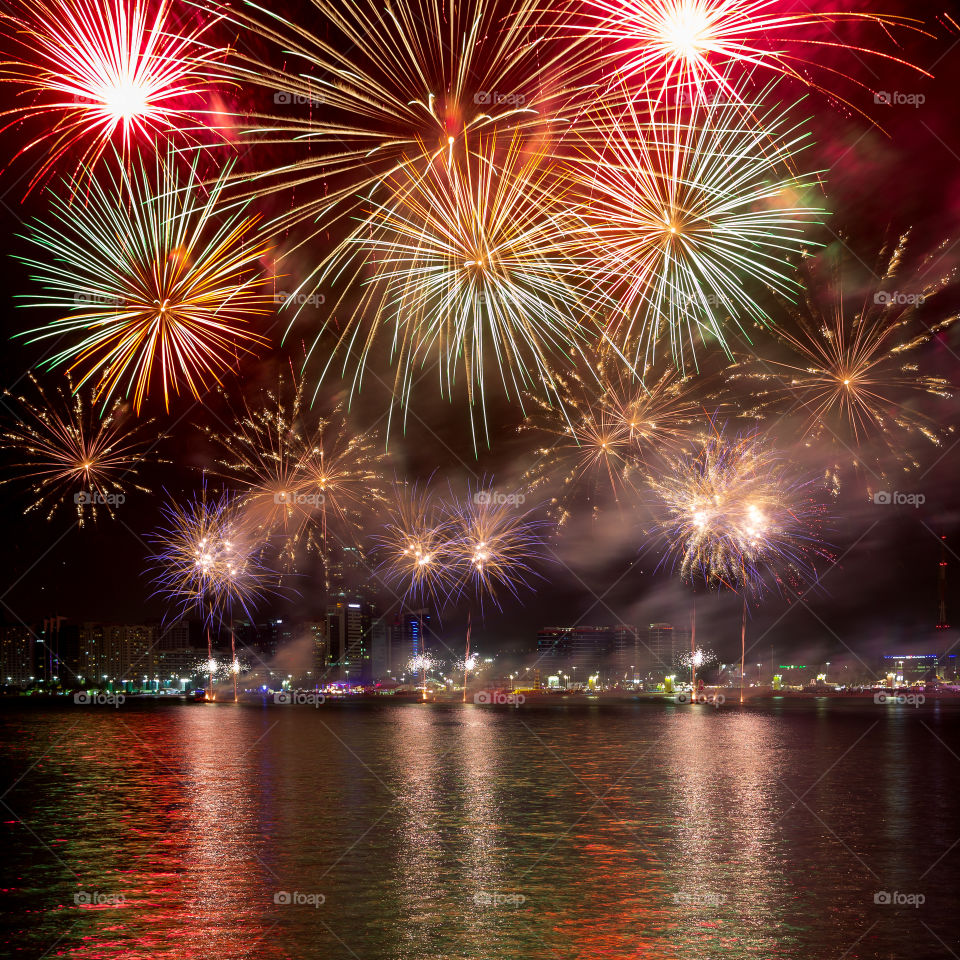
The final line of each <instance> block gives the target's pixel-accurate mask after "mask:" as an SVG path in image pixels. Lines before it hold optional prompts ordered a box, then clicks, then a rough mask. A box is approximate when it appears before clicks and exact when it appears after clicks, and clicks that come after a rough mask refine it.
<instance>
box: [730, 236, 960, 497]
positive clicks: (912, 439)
mask: <svg viewBox="0 0 960 960" xmlns="http://www.w3.org/2000/svg"><path fill="white" fill-rule="evenodd" d="M908 241H909V234H908V233H905V234H903V235H901V236H900V237H899V238H898V240H897V241H896V242H895V243H892V244H890V245H888V246H886V247H884V248H883V249H882V250H881V251H880V254H879V256H878V258H877V261H878V262H877V266H876V268H875V270H874V271H872V273H873V274H874V276H875V277H876V278H877V279H876V280H870V281H868V282H867V285H866V287H864V286H863V284H862V283H860V282H858V279H857V278H856V276H854V277H851V274H856V273H857V265H856V264H855V263H853V260H852V258H851V257H850V256H849V255H847V254H846V253H844V252H840V253H838V252H837V251H835V250H831V251H827V252H825V253H824V254H823V255H822V256H821V257H820V258H817V259H815V260H814V259H811V260H807V261H805V262H804V263H803V264H802V267H801V279H802V281H803V289H804V291H805V296H804V298H803V300H802V302H801V303H800V304H799V305H798V306H796V307H794V306H793V305H792V304H791V305H788V310H787V316H786V317H785V319H784V322H782V323H779V324H778V325H777V326H775V327H774V328H773V331H772V333H773V338H774V341H775V342H774V343H773V344H772V345H771V346H772V349H770V350H764V351H763V352H762V353H758V354H757V355H755V356H751V357H749V358H745V359H741V360H740V361H739V362H738V363H736V364H735V365H733V366H732V367H731V368H730V369H729V371H728V379H729V381H730V382H731V383H732V384H734V385H737V386H739V387H742V388H745V389H746V390H747V391H748V395H749V396H750V397H752V398H753V399H754V404H753V405H752V406H751V407H750V408H749V409H748V410H747V411H746V412H747V413H749V414H756V415H760V416H775V417H776V418H777V422H778V429H779V431H780V433H781V439H784V438H785V437H786V436H790V435H791V433H792V434H793V435H794V436H795V437H796V438H797V439H799V440H800V441H801V442H803V443H804V444H806V445H807V446H811V447H813V448H814V449H815V450H820V451H827V452H828V453H829V455H830V456H831V457H832V459H833V464H832V465H831V466H830V468H829V473H830V475H831V476H832V477H833V480H834V484H835V485H836V484H839V474H840V466H839V461H841V460H845V461H850V460H852V461H853V463H854V465H864V466H867V467H868V469H870V471H871V472H874V473H875V474H878V475H882V474H883V473H884V471H885V470H886V468H887V465H888V464H889V463H898V464H899V465H900V466H910V465H911V464H913V465H914V466H916V465H917V460H916V441H917V440H918V439H920V438H926V440H928V441H930V442H931V443H933V444H937V445H939V444H940V443H941V442H942V441H943V439H944V437H945V436H947V435H948V434H949V433H950V432H952V430H953V427H952V426H951V425H949V424H948V423H946V422H945V420H944V418H943V417H940V416H935V415H931V414H928V413H926V412H925V411H924V410H923V409H922V408H921V407H919V406H918V404H919V402H920V401H922V400H923V399H924V398H925V397H926V398H929V397H934V398H939V399H943V398H947V397H950V396H951V395H952V385H951V384H950V382H949V381H948V380H946V379H945V378H943V377H940V376H935V375H931V374H927V373H924V372H923V371H922V370H921V368H920V359H921V354H922V351H923V350H924V348H928V347H929V346H930V345H931V343H932V342H933V341H934V340H935V339H936V338H937V337H938V336H939V335H940V334H941V333H942V332H943V331H945V330H946V329H948V328H949V327H950V326H952V325H953V324H954V323H955V322H956V320H957V317H958V314H956V313H949V314H947V315H946V316H944V315H943V314H942V312H941V313H940V314H939V315H937V316H936V318H935V319H933V320H931V321H930V322H925V321H924V319H923V316H922V313H921V311H922V310H924V309H927V308H929V306H930V304H931V302H932V300H933V298H934V297H936V295H937V294H938V293H940V292H942V291H943V290H944V289H945V288H946V287H947V286H948V285H949V284H950V283H951V282H952V281H953V279H954V277H955V275H956V271H955V270H954V268H953V267H946V268H945V267H943V266H942V261H941V260H940V256H941V254H942V252H943V249H942V248H941V250H938V251H937V252H936V253H935V254H933V255H931V256H928V257H926V258H925V259H924V260H923V262H921V263H920V265H919V266H918V267H917V269H916V270H915V271H914V273H913V274H912V275H910V276H907V277H901V276H900V272H901V267H902V266H903V260H904V258H905V256H906V254H907V250H908ZM924 278H928V279H924Z"/></svg>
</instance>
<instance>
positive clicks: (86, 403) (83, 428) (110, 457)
mask: <svg viewBox="0 0 960 960" xmlns="http://www.w3.org/2000/svg"><path fill="white" fill-rule="evenodd" d="M30 381H31V383H32V384H33V386H34V388H35V391H36V399H35V400H34V399H29V398H27V397H26V396H23V395H20V396H14V395H13V394H12V393H11V392H10V391H9V390H8V391H5V392H4V396H5V397H8V398H10V399H11V400H12V401H13V402H14V403H15V405H16V410H15V414H14V417H13V418H11V421H10V422H9V423H8V424H7V425H6V426H5V427H4V428H3V432H2V434H0V435H2V437H3V439H4V441H5V442H6V443H7V445H8V447H9V449H10V450H11V451H13V452H14V453H15V455H16V458H17V464H16V467H15V471H14V473H15V476H13V477H11V478H9V479H8V480H5V481H3V482H5V483H9V482H11V481H12V480H21V481H22V480H26V481H29V483H30V485H31V494H32V496H33V502H32V503H31V504H30V506H28V507H27V509H26V511H25V512H27V513H29V512H30V511H31V510H37V509H44V510H47V519H48V520H49V519H50V518H51V517H53V515H54V514H55V513H56V512H57V510H58V509H59V508H60V507H61V506H64V505H66V504H68V503H69V502H70V500H71V498H72V501H73V503H74V504H75V506H76V512H77V523H78V524H79V525H80V526H81V527H82V526H83V524H84V521H85V520H86V518H87V516H88V515H89V517H90V518H91V519H92V520H96V519H97V512H98V510H105V511H106V512H107V513H108V514H109V515H110V516H111V517H112V516H113V508H114V507H115V506H118V505H120V504H122V503H123V502H124V500H125V499H126V495H127V492H128V491H129V490H131V489H134V490H139V491H141V492H143V493H149V490H148V489H147V488H146V487H144V486H143V485H142V484H141V483H139V482H138V480H137V474H138V471H139V470H140V468H141V466H142V465H143V464H144V463H146V462H147V460H148V458H149V452H150V451H149V449H148V447H147V440H146V439H145V430H146V428H147V427H148V426H149V425H150V422H149V421H147V422H145V423H134V424H131V423H130V422H129V417H128V413H129V407H128V406H127V405H126V404H124V403H123V401H121V400H115V401H114V402H113V403H112V404H111V405H109V406H108V407H107V409H105V410H104V411H102V412H101V413H99V414H98V413H97V412H96V411H95V410H94V409H93V404H92V403H91V402H90V399H89V396H88V395H87V392H86V391H77V392H76V393H74V392H73V389H72V384H70V385H68V387H67V389H64V388H62V387H58V388H57V389H56V391H55V392H54V393H53V394H52V395H48V394H47V393H46V392H45V391H44V389H43V387H42V386H41V385H40V384H39V382H38V381H37V380H36V378H35V377H33V376H32V375H31V376H30Z"/></svg>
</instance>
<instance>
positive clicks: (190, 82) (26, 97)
mask: <svg viewBox="0 0 960 960" xmlns="http://www.w3.org/2000/svg"><path fill="white" fill-rule="evenodd" d="M17 6H18V11H19V12H18V13H17V14H16V15H10V14H5V15H2V17H0V30H2V32H3V33H4V34H5V35H6V37H7V39H8V40H9V41H10V42H11V44H12V45H13V47H14V48H15V49H16V53H15V55H14V58H13V59H9V60H5V61H4V62H2V63H0V82H6V83H9V84H12V85H14V86H15V87H16V88H17V95H18V97H19V98H20V99H21V100H22V101H23V102H22V103H21V104H20V105H18V106H17V107H15V108H13V109H11V110H8V111H6V114H5V115H6V116H12V117H13V119H12V120H11V121H10V122H9V124H8V126H10V125H13V124H20V123H22V122H26V123H27V126H28V129H29V127H30V126H31V125H35V126H36V127H37V129H38V133H37V135H36V136H35V137H34V138H33V139H32V140H30V141H29V142H28V143H27V144H26V145H25V146H24V147H23V148H22V149H21V150H20V154H23V153H26V152H28V151H31V150H34V151H42V153H43V156H44V160H43V163H42V164H41V165H40V166H39V168H38V169H37V171H36V173H34V175H33V177H32V179H31V181H30V187H31V188H32V187H34V186H36V184H37V183H39V182H41V181H42V180H43V179H44V178H45V177H46V176H47V175H48V174H49V173H50V172H51V171H52V170H54V169H55V168H57V167H59V166H60V165H61V164H63V163H65V162H67V158H68V157H69V156H70V155H72V154H75V156H76V160H75V161H73V162H75V163H76V167H75V169H76V172H77V175H78V176H81V177H87V176H92V173H93V170H94V168H95V167H96V165H97V162H98V161H99V160H100V159H101V157H103V155H104V152H105V151H107V150H108V148H110V147H113V148H116V149H117V150H119V151H120V152H121V153H122V155H123V156H124V157H128V156H129V155H130V153H131V150H132V146H133V143H134V141H137V140H140V141H150V140H153V139H155V138H156V137H158V136H161V137H162V136H176V137H182V136H183V135H184V131H185V129H187V130H189V129H191V128H192V129H194V130H195V129H197V121H196V116H195V112H191V111H190V109H189V106H190V104H191V103H193V104H194V105H198V106H199V105H202V102H203V97H202V95H203V94H204V93H206V92H207V90H208V88H209V86H210V80H211V78H210V70H211V69H212V68H213V66H214V64H215V63H217V62H218V61H219V60H220V59H221V58H222V56H223V54H224V53H225V52H226V51H225V50H219V49H216V48H214V47H211V46H210V45H209V44H207V43H206V42H205V41H204V35H205V34H206V33H207V31H208V30H210V28H211V27H213V26H214V24H215V23H216V19H213V18H210V17H209V15H204V18H203V19H202V20H201V19H199V18H197V19H196V21H195V22H190V21H187V22H184V21H183V19H182V17H179V16H175V15H174V14H173V11H172V5H171V3H169V2H168V0H101V2H95V0H22V2H21V3H19V4H18V5H17Z"/></svg>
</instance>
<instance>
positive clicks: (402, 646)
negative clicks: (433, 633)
mask: <svg viewBox="0 0 960 960" xmlns="http://www.w3.org/2000/svg"><path fill="white" fill-rule="evenodd" d="M430 624H431V618H430V610H429V609H428V608H427V607H421V608H420V609H418V610H405V611H404V612H403V613H398V614H394V615H393V616H391V617H390V618H388V619H387V621H386V636H385V643H386V651H387V666H386V669H387V670H388V671H389V672H390V673H391V674H392V675H393V676H394V677H397V676H402V675H403V674H404V673H405V672H406V669H407V664H408V663H409V662H410V660H411V659H412V658H413V657H417V656H420V655H421V654H425V653H428V652H429V650H430Z"/></svg>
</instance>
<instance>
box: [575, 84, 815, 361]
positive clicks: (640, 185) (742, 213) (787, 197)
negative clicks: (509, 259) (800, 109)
mask: <svg viewBox="0 0 960 960" xmlns="http://www.w3.org/2000/svg"><path fill="white" fill-rule="evenodd" d="M761 99H762V98H761ZM754 114H755V115H754V117H753V118H752V120H751V122H750V123H749V124H748V123H746V122H745V121H744V120H743V119H742V118H741V117H740V115H739V112H738V110H737V108H736V106H735V105H731V104H730V103H721V102H720V101H711V102H710V103H709V104H707V105H706V106H703V107H702V108H699V109H697V110H695V111H693V112H692V114H691V118H690V119H689V120H687V121H684V122H683V123H680V122H672V121H671V120H669V119H663V120H655V121H647V120H641V119H640V115H639V113H638V106H637V104H636V103H630V104H628V106H627V108H626V110H625V112H624V114H623V116H622V117H617V118H615V117H613V116H612V115H611V116H610V117H609V125H608V132H607V142H606V145H605V146H604V147H603V148H601V149H594V148H592V147H585V149H584V151H583V156H582V157H581V159H580V160H579V161H577V162H576V163H574V164H573V165H572V167H571V175H572V176H574V177H576V178H578V179H579V180H580V181H581V187H582V190H583V191H584V200H583V202H582V204H581V208H580V216H581V217H582V219H583V221H584V222H585V223H586V225H587V229H586V231H584V232H582V233H580V234H579V235H572V237H571V238H570V239H568V240H567V241H566V242H563V241H558V243H559V244H560V246H561V247H562V248H563V249H567V250H570V249H573V250H574V252H575V253H576V255H577V257H578V258H581V257H582V258H583V260H584V270H585V271H586V273H587V274H588V275H589V276H591V278H592V279H593V281H594V282H595V283H596V285H597V286H598V287H599V288H601V289H602V290H604V291H608V292H609V293H610V295H611V296H612V297H613V298H614V299H615V300H616V301H617V303H618V308H619V309H618V313H617V314H616V315H615V316H614V318H613V320H612V321H611V323H610V329H609V336H610V337H611V339H612V340H614V341H615V342H617V343H618V344H620V345H621V346H622V349H623V350H624V352H626V353H632V354H633V355H634V356H635V358H636V359H635V365H636V366H638V367H642V366H643V365H644V364H645V363H647V362H651V361H652V360H653V359H655V347H656V345H657V344H658V343H659V342H661V341H664V342H669V344H670V348H671V352H672V354H673V356H674V358H675V359H676V362H677V363H678V364H679V365H680V366H685V365H686V362H687V361H686V357H687V353H688V349H689V352H690V355H691V356H693V357H695V355H696V344H697V342H698V341H710V342H716V343H719V344H720V345H721V346H722V347H724V348H725V349H727V346H726V333H725V327H726V326H728V325H733V326H734V327H736V328H740V319H741V318H753V319H755V320H758V321H760V322H767V320H768V318H767V315H766V313H765V311H764V309H763V308H762V307H761V305H760V304H759V303H758V302H757V300H756V299H755V298H754V296H753V295H751V293H750V291H749V288H748V287H747V286H745V283H744V281H745V280H746V281H747V282H748V283H749V282H752V283H754V284H755V285H757V286H760V287H769V288H772V289H774V290H776V291H779V292H780V293H782V294H784V295H785V296H791V295H794V294H795V290H796V284H795V282H794V281H793V279H792V270H791V269H790V266H789V263H788V260H787V256H788V255H789V254H791V253H792V254H799V252H800V250H801V248H802V246H803V243H804V235H805V232H806V229H807V227H808V226H809V225H810V224H811V223H812V222H814V219H815V217H816V215H817V214H818V213H819V212H821V211H820V209H819V208H817V207H813V206H799V205H798V204H797V200H798V194H799V192H800V191H801V190H803V189H805V188H807V187H808V186H809V182H808V181H806V180H802V179H798V178H797V177H796V176H794V175H793V174H792V173H791V172H790V171H789V164H790V161H792V160H793V158H794V157H796V156H797V154H798V153H799V152H800V151H801V150H802V149H803V147H804V146H805V145H806V143H807V135H806V134H805V133H803V131H802V128H801V126H800V125H798V124H795V123H794V122H793V121H792V120H791V119H789V116H788V113H787V112H785V111H782V110H780V109H779V108H775V109H771V108H769V107H763V106H762V105H761V103H760V102H758V103H757V104H756V110H755V111H754Z"/></svg>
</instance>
